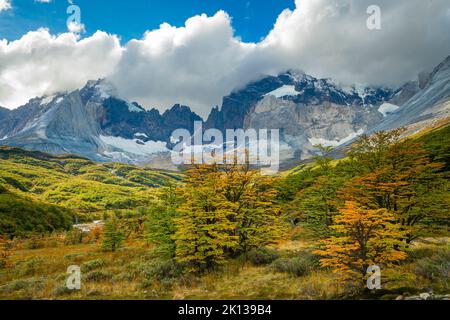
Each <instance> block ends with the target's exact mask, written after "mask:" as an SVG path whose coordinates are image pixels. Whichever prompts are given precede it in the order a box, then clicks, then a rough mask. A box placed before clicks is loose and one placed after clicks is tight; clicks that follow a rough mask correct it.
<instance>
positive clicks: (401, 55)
mask: <svg viewBox="0 0 450 320" xmlns="http://www.w3.org/2000/svg"><path fill="white" fill-rule="evenodd" d="M0 1H1V0H0ZM371 4H373V1H372V0H296V6H297V7H296V9H295V10H292V11H290V10H285V11H284V12H283V13H281V14H280V16H279V17H278V19H277V21H276V23H275V25H274V27H273V30H272V31H271V32H270V33H269V34H268V36H267V37H266V38H265V39H263V40H262V41H261V42H259V43H244V42H243V41H241V40H240V39H239V38H237V37H236V36H235V35H234V31H233V28H232V25H231V18H230V17H229V16H228V15H227V14H226V13H225V12H223V11H219V12H218V13H216V14H215V15H214V16H212V17H207V16H205V15H200V16H195V17H192V18H190V19H189V20H187V21H186V23H185V26H183V27H179V28H177V27H173V26H170V25H168V24H162V25H161V26H160V28H158V29H156V30H151V31H148V32H147V33H146V34H145V35H144V37H143V38H142V39H139V40H131V41H129V42H128V43H127V44H125V45H124V47H123V48H120V47H119V44H118V42H117V38H116V37H114V36H109V35H107V34H105V33H96V34H95V35H94V36H92V37H88V38H85V39H82V40H80V39H78V38H77V36H76V35H74V34H71V33H68V34H62V35H60V36H58V37H54V36H51V35H49V34H48V32H46V31H43V30H40V31H37V32H35V33H29V34H28V35H25V36H24V37H23V38H22V39H20V40H19V41H17V42H16V43H15V42H12V43H7V42H5V41H3V42H0V104H2V103H3V104H5V105H7V106H9V107H15V106H17V103H19V102H20V103H21V102H23V101H26V99H27V98H30V97H32V96H34V95H40V94H42V93H44V92H45V93H48V94H50V93H52V91H55V90H62V89H72V88H75V87H77V86H81V85H82V84H83V82H85V81H86V80H88V79H93V78H99V77H106V76H109V78H110V79H111V80H112V82H113V83H114V84H115V85H116V86H117V89H118V91H119V94H120V95H121V96H123V97H125V98H127V99H129V100H133V101H137V102H139V103H141V104H142V105H144V106H146V107H148V108H149V107H158V108H159V109H161V110H163V109H166V108H168V107H171V106H172V105H173V104H175V103H182V104H186V105H189V106H191V107H192V108H193V109H194V110H195V111H196V112H198V113H199V114H201V115H202V116H205V115H206V114H207V113H208V112H209V109H210V108H211V107H212V106H214V105H220V104H221V100H222V97H223V96H224V95H227V94H228V93H229V92H230V91H231V90H233V89H235V88H238V87H241V86H243V85H245V84H246V83H247V82H248V81H251V80H254V79H257V78H258V77H260V76H262V75H263V74H276V73H278V72H281V71H284V70H286V69H289V68H297V69H302V70H304V71H305V72H308V73H310V74H312V75H315V76H320V77H332V78H334V79H335V80H337V81H341V82H346V83H353V82H357V83H361V84H372V85H399V84H401V83H402V82H403V81H407V80H410V79H412V78H413V77H415V76H416V74H417V73H418V72H420V71H422V70H423V69H429V68H432V67H433V66H435V65H436V64H438V63H439V62H440V61H441V60H442V59H443V58H444V57H446V56H447V55H449V54H450V33H449V32H448V30H450V16H449V14H448V12H449V5H448V0H434V1H432V2H431V1H423V0H397V1H391V0H377V5H379V6H380V7H381V18H382V21H381V22H382V23H381V25H382V29H381V30H377V31H370V30H368V29H367V27H366V19H367V18H368V15H367V13H366V10H367V7H368V6H369V5H371ZM66 56H69V57H70V58H65V57H66ZM68 60H69V61H72V62H68ZM61 65H62V67H61ZM30 75H31V76H30Z"/></svg>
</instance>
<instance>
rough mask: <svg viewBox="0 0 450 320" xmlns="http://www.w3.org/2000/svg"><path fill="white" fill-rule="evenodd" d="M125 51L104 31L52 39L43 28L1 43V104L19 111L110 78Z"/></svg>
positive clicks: (114, 37)
mask: <svg viewBox="0 0 450 320" xmlns="http://www.w3.org/2000/svg"><path fill="white" fill-rule="evenodd" d="M121 51H122V49H121V48H120V44H119V41H118V39H117V37H116V36H111V35H108V34H106V33H104V32H96V33H95V34H94V35H92V36H91V37H89V38H86V39H82V40H79V39H78V37H77V36H76V35H74V34H72V33H64V34H61V35H59V36H52V35H50V34H49V32H48V30H47V29H39V30H37V31H34V32H29V33H27V34H26V35H24V36H23V37H22V38H21V39H19V40H17V41H13V42H7V41H6V40H3V41H0V105H2V106H7V107H9V108H15V107H17V106H20V105H22V104H25V103H26V102H27V101H28V100H29V99H30V98H33V97H36V96H41V95H44V94H48V95H51V94H53V93H55V92H58V91H65V90H74V89H77V88H79V87H81V86H83V85H84V84H85V83H86V82H87V81H88V80H90V79H98V78H101V77H105V76H108V75H109V74H110V72H111V71H113V70H114V68H115V65H116V64H117V62H118V60H119V59H120V55H121Z"/></svg>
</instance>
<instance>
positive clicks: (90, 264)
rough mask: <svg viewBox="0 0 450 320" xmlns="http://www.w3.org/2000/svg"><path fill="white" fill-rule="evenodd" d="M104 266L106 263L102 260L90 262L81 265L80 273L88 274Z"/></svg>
mask: <svg viewBox="0 0 450 320" xmlns="http://www.w3.org/2000/svg"><path fill="white" fill-rule="evenodd" d="M105 265H106V263H105V261H104V260H102V259H97V260H92V261H88V262H85V263H83V264H82V265H81V271H82V272H89V271H92V270H95V269H98V268H101V267H104V266H105Z"/></svg>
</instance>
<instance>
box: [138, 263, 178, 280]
mask: <svg viewBox="0 0 450 320" xmlns="http://www.w3.org/2000/svg"><path fill="white" fill-rule="evenodd" d="M182 272H183V270H182V268H181V266H180V265H179V264H178V263H176V262H175V261H174V260H154V261H152V262H151V263H150V264H149V265H148V266H147V267H146V269H145V270H144V276H145V278H146V279H147V280H150V279H155V280H159V281H161V280H164V279H174V278H178V277H179V276H181V274H182Z"/></svg>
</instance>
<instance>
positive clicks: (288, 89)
mask: <svg viewBox="0 0 450 320" xmlns="http://www.w3.org/2000/svg"><path fill="white" fill-rule="evenodd" d="M296 95H298V91H297V90H295V86H288V85H284V86H282V87H281V88H278V89H276V90H273V91H271V92H269V93H268V94H266V96H274V97H276V98H282V97H286V96H296Z"/></svg>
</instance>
